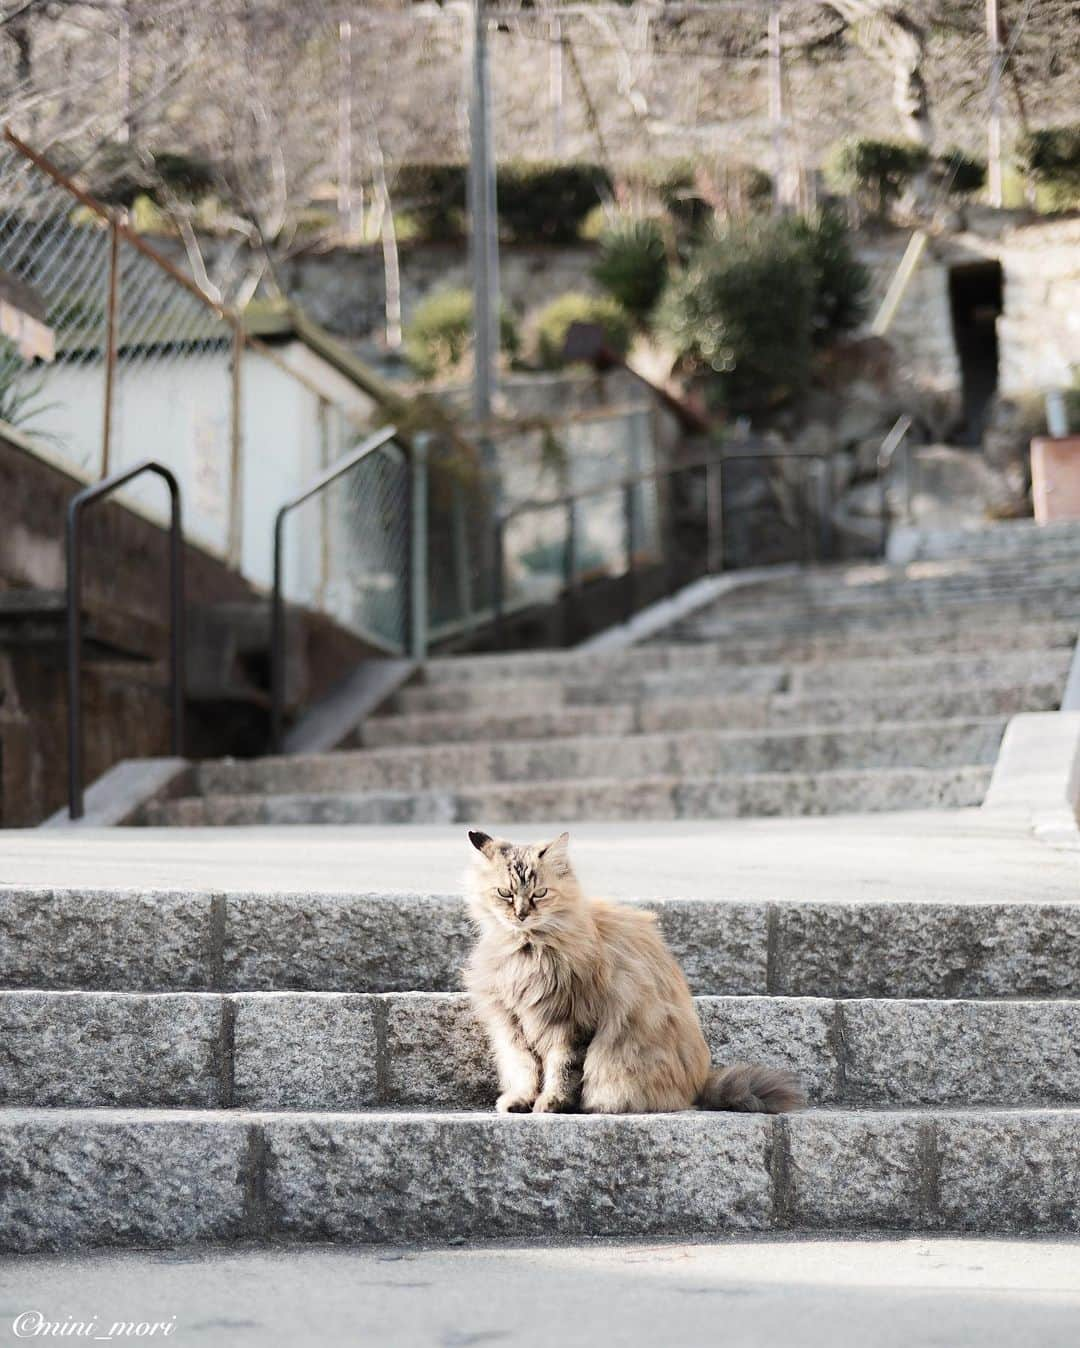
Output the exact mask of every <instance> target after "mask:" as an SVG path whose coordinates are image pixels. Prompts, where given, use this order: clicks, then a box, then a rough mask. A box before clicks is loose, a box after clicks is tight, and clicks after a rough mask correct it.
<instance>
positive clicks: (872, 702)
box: [362, 678, 1062, 748]
mask: <svg viewBox="0 0 1080 1348" xmlns="http://www.w3.org/2000/svg"><path fill="white" fill-rule="evenodd" d="M1061 688H1062V683H1061V680H1060V679H1057V678H1053V679H1048V680H1042V681H1031V682H1025V683H1019V684H1016V683H994V684H980V683H972V684H957V685H954V686H952V687H949V688H930V689H906V688H901V689H896V690H893V691H886V692H883V693H876V692H863V691H860V692H858V693H856V694H852V695H848V696H841V697H830V696H827V695H825V694H811V695H809V696H805V697H792V696H790V695H788V694H786V693H777V694H774V695H772V696H762V697H753V696H749V695H742V696H734V697H700V698H692V699H686V698H653V699H650V700H648V701H644V702H641V703H628V704H625V705H614V706H595V707H564V708H561V709H559V710H552V711H546V712H545V711H538V712H519V711H517V710H514V711H503V712H498V711H490V712H486V713H485V712H428V713H426V714H425V713H416V714H413V715H389V716H375V717H372V718H371V719H370V720H368V721H366V722H365V723H364V726H363V730H362V738H363V742H364V745H365V746H366V747H368V748H389V747H392V746H399V747H400V746H406V745H419V744H450V743H476V742H477V741H482V740H492V741H499V740H516V739H539V738H541V737H547V738H552V739H559V738H563V737H565V736H568V735H634V734H655V733H657V732H670V733H677V732H679V731H684V730H689V729H691V728H692V727H700V728H701V729H704V730H723V729H731V730H733V729H736V728H737V729H741V730H766V729H782V728H785V727H786V728H792V729H793V728H795V727H807V726H825V725H851V726H866V725H872V724H875V723H886V722H894V723H895V722H899V721H903V720H906V719H911V720H915V721H918V720H926V719H933V720H944V719H946V718H954V717H955V718H963V717H970V716H976V717H982V716H1015V715H1016V714H1017V713H1019V712H1024V711H1054V710H1056V709H1057V707H1058V705H1059V703H1060V701H1061Z"/></svg>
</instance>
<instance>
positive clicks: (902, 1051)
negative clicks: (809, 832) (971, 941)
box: [0, 991, 1080, 1110]
mask: <svg viewBox="0 0 1080 1348" xmlns="http://www.w3.org/2000/svg"><path fill="white" fill-rule="evenodd" d="M697 1011H698V1016H699V1018H700V1020H701V1023H702V1027H703V1029H704V1031H705V1037H706V1040H707V1041H708V1044H709V1048H710V1051H711V1053H712V1058H713V1061H714V1062H716V1063H730V1062H737V1061H746V1060H750V1061H755V1062H761V1063H765V1064H767V1065H769V1066H772V1067H786V1068H790V1069H792V1070H793V1071H795V1072H796V1073H797V1074H798V1076H799V1079H800V1081H801V1082H802V1083H803V1086H804V1088H805V1089H806V1091H807V1094H808V1097H809V1099H810V1101H811V1102H812V1103H814V1104H846V1105H871V1106H893V1105H895V1106H914V1105H984V1104H986V1105H992V1104H999V1103H1001V1102H1002V1101H1008V1102H1009V1104H1010V1105H1029V1104H1040V1105H1046V1104H1080V1002H1078V1001H1071V1000H1070V1001H1064V1000H1062V1001H908V1000H897V999H894V1000H890V999H885V1000H870V999H866V1000H855V1001H849V1000H833V999H831V998H814V997H768V996H756V997H755V996H749V997H719V996H706V997H698V998H697ZM497 1094H498V1085H497V1081H496V1078H495V1074H494V1069H493V1065H492V1060H491V1054H490V1051H489V1049H488V1046H487V1043H486V1041H485V1039H484V1035H483V1033H482V1030H481V1028H480V1026H479V1024H478V1022H477V1021H476V1019H475V1017H474V1016H473V1014H472V1011H471V1008H470V1006H469V1002H468V999H467V997H466V996H465V995H464V994H461V993H432V992H406V993H385V994H364V993H333V992H319V993H312V992H269V993H267V992H245V993H237V994H232V995H220V994H215V993H195V992H188V993H156V994H154V993H125V992H41V991H9V992H0V1105H34V1106H71V1107H74V1106H79V1107H82V1106H86V1107H99V1106H132V1107H154V1108H157V1107H195V1108H213V1107H218V1108H234V1107H239V1108H244V1109H260V1110H281V1109H299V1110H355V1109H361V1108H366V1107H369V1106H377V1105H387V1106H391V1105H402V1106H404V1105H408V1106H415V1107H420V1108H428V1107H432V1106H435V1107H447V1108H452V1109H463V1108H472V1107H480V1108H483V1107H488V1108H490V1107H491V1106H492V1104H493V1102H494V1100H495V1097H496V1095H497Z"/></svg>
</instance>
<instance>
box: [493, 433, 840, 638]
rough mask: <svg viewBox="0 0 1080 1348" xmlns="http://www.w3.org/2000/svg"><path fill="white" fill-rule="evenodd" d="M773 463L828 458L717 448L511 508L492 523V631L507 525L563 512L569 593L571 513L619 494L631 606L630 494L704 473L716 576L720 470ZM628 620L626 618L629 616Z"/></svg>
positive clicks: (499, 620)
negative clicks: (582, 505) (591, 499)
mask: <svg viewBox="0 0 1080 1348" xmlns="http://www.w3.org/2000/svg"><path fill="white" fill-rule="evenodd" d="M772 459H793V460H800V459H804V460H807V461H813V460H817V461H819V462H826V461H827V460H828V459H829V453H828V451H826V450H817V449H772V448H770V447H768V446H760V447H750V446H747V447H746V448H745V449H742V448H740V449H735V450H732V449H727V448H717V449H716V450H715V451H714V452H713V453H710V454H704V455H699V456H698V457H696V458H693V459H684V460H681V461H680V462H679V463H673V464H664V465H662V466H660V467H656V468H651V469H644V470H642V471H641V472H639V473H631V474H628V475H627V476H625V477H617V478H610V479H608V480H606V481H604V482H597V483H593V484H592V485H591V486H588V487H582V488H580V489H579V490H577V491H574V492H565V493H563V494H561V495H559V496H550V497H545V498H544V499H543V500H533V501H522V502H520V503H519V504H518V505H516V506H511V507H510V508H509V509H507V510H504V511H502V512H501V513H499V514H498V515H497V516H496V518H495V523H494V535H495V542H494V552H495V571H494V586H493V590H494V595H493V609H494V619H495V626H496V629H497V630H499V629H501V628H502V625H503V618H504V610H505V595H504V590H505V576H504V567H505V560H504V547H503V544H504V536H505V532H506V526H507V525H508V524H509V523H510V521H511V520H514V519H516V518H517V517H518V516H519V515H526V514H530V513H532V512H534V511H537V510H565V511H566V544H565V547H564V552H563V584H564V588H565V589H566V590H567V591H569V590H571V589H572V588H573V585H574V578H575V576H576V574H577V557H576V552H577V521H576V518H575V510H576V507H577V505H578V503H579V502H580V501H583V500H586V499H588V498H589V497H591V496H607V495H611V494H612V493H614V492H617V491H621V492H622V493H623V498H624V512H625V541H626V575H627V577H628V579H629V582H630V588H629V595H630V605H629V606H630V607H631V608H632V607H633V591H634V571H635V543H636V540H635V536H634V534H635V520H634V492H635V489H636V488H637V487H639V486H641V485H643V484H644V483H646V482H655V481H658V480H659V479H661V478H665V477H674V476H675V475H676V474H679V473H686V472H692V471H694V470H700V469H704V470H705V495H706V511H705V530H706V546H705V551H706V571H707V572H708V574H710V575H711V574H713V573H715V572H718V571H721V570H722V569H723V514H722V510H723V477H722V474H723V468H724V465H725V464H728V463H746V462H759V461H764V460H772ZM821 489H822V493H823V495H824V494H825V493H827V492H828V491H829V483H828V480H827V474H826V475H825V476H823V479H822V487H821ZM830 506H831V503H830V502H829V501H827V500H825V501H823V502H822V509H821V512H820V515H821V519H820V529H821V536H820V540H819V544H820V548H821V552H822V555H824V556H827V555H828V554H829V553H830V551H831V546H832V537H831V518H830ZM628 616H629V615H628Z"/></svg>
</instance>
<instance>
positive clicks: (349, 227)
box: [337, 18, 356, 242]
mask: <svg viewBox="0 0 1080 1348" xmlns="http://www.w3.org/2000/svg"><path fill="white" fill-rule="evenodd" d="M352 160H353V148H352V23H351V22H350V21H349V20H348V19H346V18H342V19H340V20H339V21H338V132H337V161H338V162H337V207H338V232H339V233H340V235H341V237H342V239H343V240H344V241H345V242H349V241H350V240H351V239H352V237H353V235H354V234H355V232H356V220H355V216H354V212H353V190H352Z"/></svg>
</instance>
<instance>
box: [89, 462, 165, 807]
mask: <svg viewBox="0 0 1080 1348" xmlns="http://www.w3.org/2000/svg"><path fill="white" fill-rule="evenodd" d="M143 473H155V474H156V475H157V476H158V477H160V478H161V479H162V480H163V481H164V483H165V485H166V486H167V487H168V489H169V504H170V510H169V700H170V703H171V707H172V738H171V742H172V752H173V754H174V755H175V756H176V757H180V756H182V755H183V752H184V682H185V671H184V644H185V643H184V536H183V528H182V523H181V507H180V486H179V483H178V482H177V480H176V478H175V477H174V476H173V474H172V473H171V472H170V471H169V469H168V468H166V467H165V466H164V465H163V464H160V463H157V462H155V461H154V460H153V459H143V460H142V462H141V463H137V464H134V465H133V466H132V467H131V468H126V469H125V470H124V471H123V472H122V473H114V474H113V476H112V477H107V478H105V479H104V480H103V481H102V482H96V483H94V485H93V486H91V487H85V488H84V489H83V490H82V491H80V492H78V493H77V495H75V496H74V497H73V498H72V499H71V502H70V503H69V505H68V512H67V534H66V543H67V684H68V814H69V815H70V816H71V818H72V819H81V818H82V817H83V814H84V808H83V735H82V641H83V628H82V537H83V536H82V517H83V511H84V510H85V509H86V507H87V506H89V505H92V504H93V503H94V502H95V501H100V500H101V499H102V497H105V496H110V495H111V494H112V493H113V492H114V491H117V490H118V489H119V488H120V487H123V486H125V485H126V484H127V483H129V482H131V481H132V480H133V479H134V478H137V477H141V476H142V474H143Z"/></svg>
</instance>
